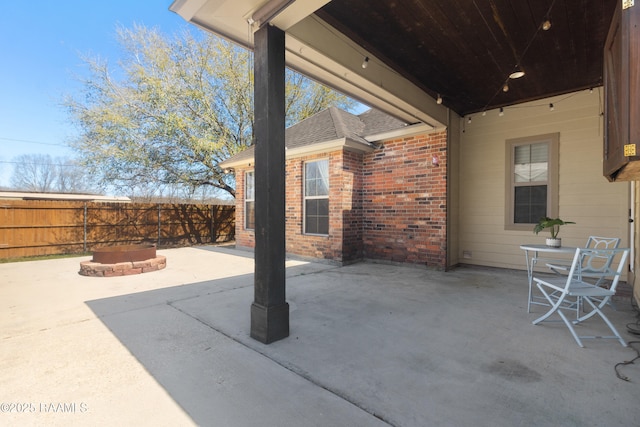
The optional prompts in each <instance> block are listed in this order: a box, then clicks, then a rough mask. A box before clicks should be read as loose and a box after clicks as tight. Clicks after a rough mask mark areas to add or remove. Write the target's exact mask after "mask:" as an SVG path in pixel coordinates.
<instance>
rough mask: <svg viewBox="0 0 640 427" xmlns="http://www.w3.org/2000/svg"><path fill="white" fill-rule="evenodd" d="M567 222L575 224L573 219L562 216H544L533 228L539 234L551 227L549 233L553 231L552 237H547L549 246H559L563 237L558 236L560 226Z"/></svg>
mask: <svg viewBox="0 0 640 427" xmlns="http://www.w3.org/2000/svg"><path fill="white" fill-rule="evenodd" d="M565 224H575V222H572V221H563V220H561V219H560V218H549V217H546V216H545V217H542V218H540V220H539V221H538V223H537V224H536V226H535V227H534V228H533V232H534V233H536V234H538V233H539V232H541V231H542V230H544V229H545V228H548V229H549V233H551V237H548V238H547V246H551V247H553V248H559V247H560V246H561V245H562V239H560V238H559V237H558V233H559V232H560V226H561V225H565Z"/></svg>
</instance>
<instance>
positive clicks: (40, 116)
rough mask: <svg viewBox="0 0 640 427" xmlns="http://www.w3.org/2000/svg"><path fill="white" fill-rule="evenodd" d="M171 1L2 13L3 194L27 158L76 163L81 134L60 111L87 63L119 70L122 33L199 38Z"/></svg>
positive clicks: (83, 0)
mask: <svg viewBox="0 0 640 427" xmlns="http://www.w3.org/2000/svg"><path fill="white" fill-rule="evenodd" d="M171 3H172V1H171V0H161V1H159V0H108V1H87V0H55V1H54V0H29V1H26V2H19V1H5V2H3V4H2V10H1V11H0V52H2V56H1V58H2V60H1V61H0V186H3V185H4V186H6V185H8V184H9V176H10V174H11V169H12V165H11V163H10V162H11V160H12V159H13V158H14V157H15V156H18V155H21V154H38V153H39V154H50V155H51V156H52V157H57V156H69V157H71V156H72V155H73V153H72V151H71V150H69V149H68V148H66V147H65V143H66V141H68V140H69V139H70V138H71V137H72V136H73V133H74V129H73V128H72V126H71V125H70V124H69V123H68V120H67V115H66V112H65V111H64V109H63V108H62V107H61V106H60V102H61V100H62V98H63V96H64V95H65V94H74V93H75V92H77V91H78V89H79V87H80V86H79V84H78V83H77V81H76V80H74V75H83V74H84V73H85V72H86V68H85V67H84V66H83V64H82V61H81V60H80V57H81V55H85V54H88V55H90V56H94V57H95V56H99V57H101V58H105V59H107V60H108V61H109V62H110V63H115V61H117V59H118V57H119V50H118V45H117V43H116V40H115V38H116V37H115V32H116V27H117V26H118V25H122V26H124V27H132V26H133V24H134V23H137V24H144V25H146V26H147V27H157V28H159V29H160V30H161V31H162V32H163V33H166V34H173V33H174V32H176V31H180V30H182V29H184V28H189V29H190V30H191V31H199V30H197V29H196V28H195V27H194V26H192V25H189V24H187V23H186V22H185V21H184V20H183V19H182V18H181V17H179V16H178V15H176V14H175V13H173V12H170V11H169V6H170V5H171ZM27 141H28V142H27Z"/></svg>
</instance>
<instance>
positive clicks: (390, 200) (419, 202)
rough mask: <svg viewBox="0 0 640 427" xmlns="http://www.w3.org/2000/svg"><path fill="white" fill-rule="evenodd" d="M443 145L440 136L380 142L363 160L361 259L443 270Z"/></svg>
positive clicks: (445, 167)
mask: <svg viewBox="0 0 640 427" xmlns="http://www.w3.org/2000/svg"><path fill="white" fill-rule="evenodd" d="M446 144H447V134H446V131H443V132H439V133H434V134H429V135H420V136H413V137H408V138H400V139H395V140H391V141H385V142H384V147H383V148H382V149H379V150H376V151H374V152H373V153H371V154H368V155H366V156H365V158H364V172H363V178H364V181H363V221H364V229H363V233H364V236H363V240H364V257H365V258H370V259H383V260H389V261H397V262H403V263H416V264H425V265H427V266H431V267H437V268H444V267H445V262H446V248H447V245H446V212H447V204H446V201H447V183H446V171H447V156H446V154H447V151H446ZM434 155H437V156H438V159H439V166H434V165H433V164H432V158H433V156H434Z"/></svg>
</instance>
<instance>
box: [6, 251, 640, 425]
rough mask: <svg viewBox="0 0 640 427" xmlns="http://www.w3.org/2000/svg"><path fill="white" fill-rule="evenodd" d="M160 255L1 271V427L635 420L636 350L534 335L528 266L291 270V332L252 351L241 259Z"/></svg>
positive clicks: (555, 332) (622, 313) (621, 313)
mask: <svg viewBox="0 0 640 427" xmlns="http://www.w3.org/2000/svg"><path fill="white" fill-rule="evenodd" d="M158 252H159V253H160V254H162V255H165V256H166V257H167V268H166V269H164V270H161V271H158V272H153V273H147V274H142V275H137V276H128V277H116V278H92V277H84V276H80V275H78V270H79V263H80V261H83V260H87V259H88V258H86V257H85V258H69V259H60V260H48V261H32V262H22V263H12V264H0V310H1V311H0V339H1V340H2V341H1V345H0V404H2V406H1V407H0V409H1V410H2V411H1V413H0V425H20V426H22V425H59V426H70V425H82V426H84V425H87V426H89V425H91V426H98V425H105V426H107V425H108V426H113V425H122V426H125V425H127V426H133V425H149V426H184V425H202V426H225V427H226V426H232V427H233V426H242V427H244V426H263V427H264V426H296V427H303V426H323V427H324V426H388V425H392V426H459V427H463V426H474V427H478V426H633V425H638V420H639V419H640V365H628V366H624V367H621V368H620V369H619V370H620V372H621V373H622V374H623V375H625V376H627V377H628V378H629V381H628V382H627V381H622V380H620V379H618V378H617V377H616V372H615V371H614V365H615V364H616V363H619V362H623V361H626V360H630V359H633V358H634V357H635V356H636V352H635V351H634V350H632V349H631V348H623V347H622V346H620V345H619V344H618V343H617V341H614V340H606V341H605V340H589V341H586V343H585V345H586V348H580V347H578V346H577V345H576V343H575V342H574V340H573V338H572V337H571V335H570V334H569V332H568V330H567V329H566V327H564V326H563V325H562V324H560V323H558V324H544V325H540V326H534V325H532V324H531V321H532V320H533V319H534V318H535V317H537V316H538V315H539V314H540V313H541V312H542V309H541V308H540V307H537V308H535V309H534V312H533V313H527V310H526V293H527V288H526V273H525V272H524V271H522V272H519V271H516V272H514V271H503V270H496V269H476V268H459V269H456V270H454V271H451V272H447V273H444V272H437V271H430V270H426V269H420V268H412V267H400V266H389V265H382V264H372V263H361V264H356V265H352V266H347V267H335V266H331V265H325V264H319V263H307V262H301V261H289V262H288V264H287V265H288V269H287V275H288V281H287V300H288V302H289V304H290V307H291V336H290V337H289V338H287V339H285V340H282V341H278V342H276V343H273V344H271V345H263V344H260V343H259V342H257V341H254V340H252V339H251V338H249V309H250V305H251V302H252V301H253V287H252V286H253V276H252V273H253V259H252V255H251V254H249V253H246V252H242V251H236V250H234V249H231V248H220V247H198V248H182V249H171V250H162V251H158ZM523 263H524V257H523ZM616 305H617V308H618V310H617V311H615V312H614V311H611V310H609V311H608V313H610V315H611V316H610V318H611V319H612V321H613V322H614V324H615V325H616V326H617V327H618V328H619V329H620V330H621V331H624V332H623V336H624V337H625V339H627V340H628V341H633V340H640V337H636V336H634V335H631V334H629V333H628V332H627V331H626V328H625V325H626V324H628V323H634V322H635V321H636V313H635V311H633V309H632V308H631V305H630V301H629V298H628V297H627V298H620V297H618V298H617V299H616ZM583 327H584V328H588V329H590V330H593V331H594V334H596V335H597V334H599V333H601V332H606V330H605V329H603V328H602V327H601V325H600V322H599V321H598V320H594V321H590V322H588V324H586V325H585V326H583ZM633 345H634V346H636V347H640V344H633ZM638 363H639V364H640V362H638Z"/></svg>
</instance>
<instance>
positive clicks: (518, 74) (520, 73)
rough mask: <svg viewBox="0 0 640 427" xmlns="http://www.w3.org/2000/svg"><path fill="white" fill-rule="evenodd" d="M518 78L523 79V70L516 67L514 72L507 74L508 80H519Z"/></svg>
mask: <svg viewBox="0 0 640 427" xmlns="http://www.w3.org/2000/svg"><path fill="white" fill-rule="evenodd" d="M520 77H524V70H523V69H522V68H520V67H519V66H517V65H516V70H515V71H514V72H513V73H511V74H509V78H510V79H519V78H520Z"/></svg>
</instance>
